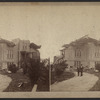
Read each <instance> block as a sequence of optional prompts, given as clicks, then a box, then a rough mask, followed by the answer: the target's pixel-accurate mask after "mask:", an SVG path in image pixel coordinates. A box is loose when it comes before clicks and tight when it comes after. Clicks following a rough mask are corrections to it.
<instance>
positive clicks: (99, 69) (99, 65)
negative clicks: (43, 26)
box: [95, 64, 100, 72]
mask: <svg viewBox="0 0 100 100" xmlns="http://www.w3.org/2000/svg"><path fill="white" fill-rule="evenodd" d="M95 68H96V70H98V71H99V72H100V64H96V66H95Z"/></svg>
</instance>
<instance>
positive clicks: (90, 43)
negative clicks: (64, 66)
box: [60, 35, 100, 68]
mask: <svg viewBox="0 0 100 100" xmlns="http://www.w3.org/2000/svg"><path fill="white" fill-rule="evenodd" d="M60 53H61V55H62V56H63V59H64V60H67V63H68V65H69V66H73V67H77V66H79V65H80V64H83V66H84V67H88V68H95V65H96V64H98V63H100V41H99V40H96V39H94V38H91V37H89V36H88V35H86V36H83V37H81V38H79V39H77V40H75V41H72V42H71V43H69V44H65V45H63V49H62V50H60Z"/></svg>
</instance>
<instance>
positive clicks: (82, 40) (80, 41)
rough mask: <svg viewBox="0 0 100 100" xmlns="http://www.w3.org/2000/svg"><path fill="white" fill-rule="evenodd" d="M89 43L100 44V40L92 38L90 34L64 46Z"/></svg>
mask: <svg viewBox="0 0 100 100" xmlns="http://www.w3.org/2000/svg"><path fill="white" fill-rule="evenodd" d="M87 43H94V44H95V45H100V41H99V40H96V39H93V38H90V37H88V36H84V37H81V38H79V39H77V40H75V41H73V42H71V43H69V44H65V45H63V47H65V48H67V47H69V46H83V45H84V44H87Z"/></svg>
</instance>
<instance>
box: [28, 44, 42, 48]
mask: <svg viewBox="0 0 100 100" xmlns="http://www.w3.org/2000/svg"><path fill="white" fill-rule="evenodd" d="M30 48H33V49H40V48H41V45H40V46H38V45H36V44H35V43H30Z"/></svg>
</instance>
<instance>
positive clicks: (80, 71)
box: [77, 64, 83, 76]
mask: <svg viewBox="0 0 100 100" xmlns="http://www.w3.org/2000/svg"><path fill="white" fill-rule="evenodd" d="M77 72H78V76H79V75H80V74H81V76H83V65H82V64H81V65H80V66H78V67H77Z"/></svg>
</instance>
